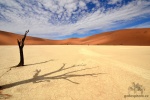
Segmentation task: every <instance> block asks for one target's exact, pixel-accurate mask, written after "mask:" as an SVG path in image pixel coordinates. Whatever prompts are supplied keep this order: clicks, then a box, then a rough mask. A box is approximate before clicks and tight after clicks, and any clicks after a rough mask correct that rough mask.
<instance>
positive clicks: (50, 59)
mask: <svg viewBox="0 0 150 100" xmlns="http://www.w3.org/2000/svg"><path fill="white" fill-rule="evenodd" d="M50 61H54V59H50V60H47V61H42V62H38V63H33V64H26V65H24V66H31V65H39V64H43V63H47V62H50Z"/></svg>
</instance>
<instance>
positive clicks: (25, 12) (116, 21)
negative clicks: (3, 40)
mask: <svg viewBox="0 0 150 100" xmlns="http://www.w3.org/2000/svg"><path fill="white" fill-rule="evenodd" d="M114 1H115V0H113V2H114ZM10 2H11V3H10ZM10 2H7V0H3V1H2V0H1V1H0V3H1V4H4V5H8V6H9V7H10V8H8V9H5V8H3V9H0V14H2V15H3V16H5V18H6V19H8V20H10V21H4V20H0V30H5V31H11V32H17V33H22V34H23V33H24V31H25V30H27V29H30V35H34V34H47V35H49V37H56V36H59V37H60V36H65V35H71V34H73V33H78V34H86V33H87V32H88V31H90V30H93V29H100V30H107V29H111V28H115V27H118V26H121V25H125V24H127V23H129V22H131V21H134V20H135V19H137V18H142V16H145V15H148V14H149V15H150V10H149V7H148V6H149V5H150V2H147V1H133V2H130V3H129V4H128V5H124V6H122V7H120V8H118V7H117V8H114V9H109V10H108V11H107V12H105V13H104V12H103V10H102V9H105V8H104V7H101V8H99V9H98V10H97V11H95V12H92V13H88V12H86V11H84V9H87V8H86V3H87V2H93V3H96V4H97V3H98V1H97V0H85V1H83V0H55V1H52V0H51V1H49V0H47V1H46V0H39V2H38V3H37V5H31V4H29V3H27V2H25V1H24V2H23V1H21V2H22V3H21V4H23V5H25V6H24V8H23V7H22V6H21V5H20V4H18V3H16V2H15V1H13V0H11V1H10ZM98 4H99V3H98ZM98 4H97V6H98ZM42 5H43V6H44V7H45V8H43V6H42ZM14 7H15V8H14ZM78 7H79V8H80V9H78V10H77V11H76V12H74V11H75V10H76V9H77V8H78ZM13 8H14V9H13ZM79 13H80V14H79ZM55 14H57V15H58V17H57V15H56V16H55ZM72 14H75V15H74V16H73V17H74V19H75V20H77V21H75V22H71V21H70V18H73V17H71V16H72ZM60 18H61V21H60ZM51 22H54V23H51ZM120 23H121V24H120ZM147 24H149V23H147ZM141 26H142V25H141ZM148 26H149V25H148Z"/></svg>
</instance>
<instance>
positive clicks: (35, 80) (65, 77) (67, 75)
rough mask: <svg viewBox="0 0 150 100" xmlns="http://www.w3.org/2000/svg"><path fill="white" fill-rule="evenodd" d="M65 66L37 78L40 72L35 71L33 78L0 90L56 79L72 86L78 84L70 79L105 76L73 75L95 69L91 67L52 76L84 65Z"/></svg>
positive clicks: (8, 85)
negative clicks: (67, 82)
mask: <svg viewBox="0 0 150 100" xmlns="http://www.w3.org/2000/svg"><path fill="white" fill-rule="evenodd" d="M65 65H66V64H63V66H62V67H61V68H59V69H58V70H56V71H53V72H50V73H46V74H43V75H40V76H39V73H40V72H41V70H37V69H36V71H35V72H36V73H35V74H34V75H33V78H31V79H27V80H23V81H19V82H14V83H10V84H6V85H2V86H0V87H1V89H7V88H11V87H14V86H18V85H22V84H26V83H30V82H33V83H39V82H45V81H47V82H50V81H51V80H58V79H63V80H66V81H69V82H71V83H74V84H79V83H77V82H74V81H72V80H71V79H70V78H73V77H85V76H92V77H96V76H97V75H99V74H105V73H88V74H74V73H75V72H80V71H84V70H88V69H93V68H96V67H92V68H84V69H79V70H74V71H68V72H66V73H63V74H60V75H53V74H55V73H58V72H61V71H64V70H67V69H71V68H73V67H79V66H85V65H83V64H81V65H73V66H70V67H67V68H65ZM49 75H51V76H49ZM46 76H48V77H46Z"/></svg>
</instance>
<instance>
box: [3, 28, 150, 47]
mask: <svg viewBox="0 0 150 100" xmlns="http://www.w3.org/2000/svg"><path fill="white" fill-rule="evenodd" d="M29 34H30V33H29ZM21 37H22V35H19V34H15V33H10V32H4V31H0V45H16V44H17V39H20V38H21ZM25 44H27V45H62V44H63V45H65V44H69V45H71V44H72V45H88V44H89V45H150V28H140V29H124V30H117V31H111V32H105V33H100V34H96V35H93V36H89V37H85V38H69V39H65V40H49V39H42V38H36V37H31V36H27V38H26V41H25Z"/></svg>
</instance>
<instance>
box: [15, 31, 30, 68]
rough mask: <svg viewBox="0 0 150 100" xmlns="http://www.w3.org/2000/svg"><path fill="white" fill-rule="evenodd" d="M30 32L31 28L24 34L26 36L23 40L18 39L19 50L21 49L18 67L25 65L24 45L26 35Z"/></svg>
mask: <svg viewBox="0 0 150 100" xmlns="http://www.w3.org/2000/svg"><path fill="white" fill-rule="evenodd" d="M28 32H29V30H28V31H26V32H25V35H24V37H23V38H22V39H21V40H17V42H18V46H19V51H20V62H19V64H18V65H17V67H19V66H24V55H23V47H24V41H25V39H26V35H27V33H28Z"/></svg>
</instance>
